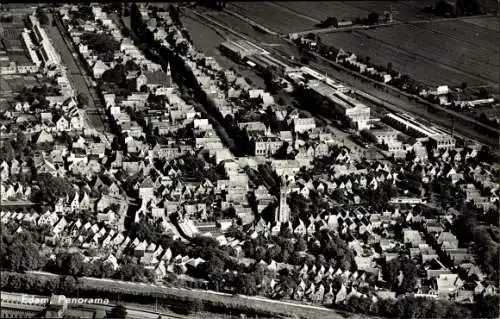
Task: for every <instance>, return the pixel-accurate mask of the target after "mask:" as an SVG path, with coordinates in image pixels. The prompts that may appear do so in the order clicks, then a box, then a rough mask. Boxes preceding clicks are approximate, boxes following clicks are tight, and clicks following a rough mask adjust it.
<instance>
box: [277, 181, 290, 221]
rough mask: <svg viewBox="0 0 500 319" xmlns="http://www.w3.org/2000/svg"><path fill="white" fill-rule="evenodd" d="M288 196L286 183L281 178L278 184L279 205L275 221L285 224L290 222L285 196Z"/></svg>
mask: <svg viewBox="0 0 500 319" xmlns="http://www.w3.org/2000/svg"><path fill="white" fill-rule="evenodd" d="M287 194H288V183H287V181H286V180H285V179H284V178H283V177H282V178H281V183H280V205H279V207H278V209H277V210H276V214H275V218H274V219H275V220H276V221H277V222H281V223H287V222H288V221H289V220H290V207H289V206H288V203H287V202H286V195H287Z"/></svg>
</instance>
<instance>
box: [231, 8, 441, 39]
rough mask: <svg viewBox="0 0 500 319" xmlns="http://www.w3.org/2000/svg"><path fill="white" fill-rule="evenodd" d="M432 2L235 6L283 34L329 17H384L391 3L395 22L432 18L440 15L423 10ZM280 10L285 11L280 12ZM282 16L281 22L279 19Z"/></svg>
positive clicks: (305, 28) (348, 18)
mask: <svg viewBox="0 0 500 319" xmlns="http://www.w3.org/2000/svg"><path fill="white" fill-rule="evenodd" d="M433 3H434V1H432V0H421V1H414V0H411V1H397V2H387V1H342V2H341V1H315V2H314V3H311V2H309V1H289V2H288V1H286V2H276V3H264V2H257V3H251V2H246V3H234V7H235V8H237V9H239V10H241V11H240V12H238V13H240V14H242V15H244V16H246V17H248V18H250V19H252V20H254V21H256V22H259V23H262V24H263V25H264V26H266V27H268V28H270V29H272V30H275V31H278V32H282V33H290V32H296V31H304V30H309V29H313V28H314V27H315V24H316V23H318V22H320V21H322V20H324V19H326V18H327V17H336V18H337V19H338V20H339V21H340V20H355V19H356V18H366V17H367V16H368V15H369V14H370V13H371V12H375V13H378V14H379V16H383V14H384V11H389V9H390V4H392V8H393V10H394V11H395V14H394V20H395V21H413V20H421V19H432V18H435V17H436V16H435V15H434V14H431V13H424V12H423V11H422V9H424V8H425V7H426V6H429V5H432V4H433ZM280 7H281V8H282V9H280ZM276 17H279V21H278V20H277V19H276ZM301 27H302V29H301Z"/></svg>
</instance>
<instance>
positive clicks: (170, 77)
mask: <svg viewBox="0 0 500 319" xmlns="http://www.w3.org/2000/svg"><path fill="white" fill-rule="evenodd" d="M167 78H168V86H172V84H173V83H174V82H173V81H172V71H171V70H170V62H168V64H167Z"/></svg>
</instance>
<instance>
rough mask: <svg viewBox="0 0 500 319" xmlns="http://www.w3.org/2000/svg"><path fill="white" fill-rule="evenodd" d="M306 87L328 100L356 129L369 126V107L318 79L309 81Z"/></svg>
mask: <svg viewBox="0 0 500 319" xmlns="http://www.w3.org/2000/svg"><path fill="white" fill-rule="evenodd" d="M308 88H309V89H311V90H313V91H315V92H316V93H318V94H320V95H322V96H323V97H325V98H326V99H327V100H329V101H330V102H331V103H332V105H333V107H334V109H335V111H336V112H337V113H339V114H341V115H342V116H344V117H345V118H346V119H348V120H349V122H350V123H351V125H352V126H354V127H356V129H358V130H364V129H369V128H370V124H369V123H370V108H369V107H368V106H366V105H364V104H363V103H361V102H360V101H358V100H356V99H354V98H352V97H350V96H348V95H347V94H345V93H343V92H341V91H340V90H337V89H335V88H333V87H332V86H330V85H327V84H326V83H323V82H320V81H309V82H308Z"/></svg>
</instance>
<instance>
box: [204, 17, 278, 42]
mask: <svg viewBox="0 0 500 319" xmlns="http://www.w3.org/2000/svg"><path fill="white" fill-rule="evenodd" d="M209 16H210V18H212V19H214V20H217V22H220V23H222V24H223V25H225V26H228V27H230V28H231V29H233V30H234V31H236V32H240V33H242V34H244V35H247V36H249V37H251V38H256V39H259V40H260V41H262V42H267V43H272V42H274V41H276V40H277V38H276V36H274V35H270V34H268V33H264V32H262V31H257V30H255V29H254V27H252V26H251V25H249V24H248V23H246V22H244V21H242V20H241V19H238V18H237V17H235V16H232V15H230V14H227V13H225V12H217V11H214V12H211V13H210V15H209Z"/></svg>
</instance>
